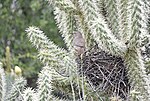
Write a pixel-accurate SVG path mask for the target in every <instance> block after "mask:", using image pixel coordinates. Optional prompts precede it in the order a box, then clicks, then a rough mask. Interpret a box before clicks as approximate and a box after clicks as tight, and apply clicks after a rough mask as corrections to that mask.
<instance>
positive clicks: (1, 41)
mask: <svg viewBox="0 0 150 101" xmlns="http://www.w3.org/2000/svg"><path fill="white" fill-rule="evenodd" d="M0 9H1V10H0V23H1V24H5V25H4V26H3V25H2V26H1V27H0V45H1V47H0V58H1V61H3V60H5V58H7V56H6V55H5V51H6V50H5V49H6V47H7V46H9V47H10V52H11V53H10V55H11V59H12V60H11V68H14V67H15V66H16V65H17V66H19V67H21V69H22V70H23V75H24V76H25V77H28V78H30V77H32V76H35V75H37V72H39V70H40V67H41V63H39V61H37V57H36V55H37V51H36V50H35V49H33V48H32V46H31V44H30V43H29V42H28V40H27V38H26V35H25V32H24V30H25V29H26V27H27V26H29V25H36V26H39V27H40V28H42V29H44V30H45V33H46V34H47V36H48V37H50V38H52V40H53V41H54V42H55V43H57V44H58V45H59V46H62V47H64V44H63V43H62V40H61V37H60V36H59V35H58V31H57V27H56V25H55V21H54V15H53V13H52V8H51V7H49V5H47V2H44V0H25V1H24V0H1V1H0ZM50 27H51V29H50ZM49 33H50V34H49ZM6 60H7V59H6ZM8 62H9V61H6V62H4V61H3V63H4V67H5V68H6V67H7V65H10V64H9V63H8ZM9 67H10V66H9Z"/></svg>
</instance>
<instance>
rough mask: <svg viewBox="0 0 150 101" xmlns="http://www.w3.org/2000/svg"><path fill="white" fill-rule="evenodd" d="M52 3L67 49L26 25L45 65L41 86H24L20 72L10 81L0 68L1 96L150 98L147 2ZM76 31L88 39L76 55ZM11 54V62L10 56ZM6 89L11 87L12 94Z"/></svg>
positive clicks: (82, 100) (44, 100)
mask: <svg viewBox="0 0 150 101" xmlns="http://www.w3.org/2000/svg"><path fill="white" fill-rule="evenodd" d="M49 3H50V5H52V6H53V11H54V16H55V20H56V24H57V26H58V29H59V33H60V34H61V35H62V37H63V39H64V42H65V45H66V47H67V49H65V48H60V47H59V46H58V45H56V44H55V43H54V42H53V40H51V38H50V39H49V38H48V37H47V36H46V34H45V33H44V32H43V31H41V30H40V29H39V28H37V27H34V26H31V27H29V28H27V29H26V33H27V37H28V39H29V41H30V42H31V43H32V44H33V46H34V47H35V49H37V50H38V57H37V58H39V60H40V61H41V62H42V63H43V64H44V67H43V68H42V71H41V72H40V74H39V77H38V80H37V84H38V86H37V88H35V89H32V88H29V87H26V88H25V86H26V80H25V79H24V78H22V77H21V75H17V74H14V78H15V79H14V80H12V81H10V78H6V77H10V76H9V74H8V76H7V73H4V70H3V69H2V68H0V69H1V70H0V96H2V97H0V100H2V101H3V100H6V101H14V100H15V101H18V100H23V101H34V100H35V101H54V100H56V101H66V100H67V101H93V100H95V101H109V100H110V101H123V100H125V101H126V100H130V101H149V100H150V82H149V76H148V74H149V72H147V73H146V68H149V65H148V64H149V63H150V57H149V52H148V51H149V50H148V49H149V46H150V37H149V36H150V35H149V32H148V26H149V24H148V23H147V21H148V19H149V16H148V14H149V11H150V2H149V1H148V0H96V1H94V0H93V1H92V0H49ZM39 21H40V20H39ZM49 29H53V28H52V27H49ZM74 31H79V32H81V33H82V36H83V37H84V39H85V42H86V51H85V52H84V53H83V54H81V55H79V56H77V55H75V54H74V52H75V49H74V46H73V44H72V41H73V39H74V36H73V32H74ZM6 50H9V48H6ZM8 53H9V51H6V54H8ZM6 56H7V58H6V59H7V60H9V61H11V59H10V58H9V57H10V56H9V54H8V55H6ZM7 63H8V62H7ZM9 66H10V65H8V66H7V67H9ZM0 67H2V65H0ZM148 70H149V69H147V71H148ZM8 71H9V70H8ZM10 71H11V70H10ZM12 73H14V72H13V71H12ZM17 73H19V74H20V73H21V71H20V72H17ZM8 81H9V82H8ZM10 82H11V86H9V84H10ZM8 86H9V87H8ZM6 88H10V92H9V94H6V92H7V91H8V89H6ZM112 88H113V89H112ZM5 96H6V97H5Z"/></svg>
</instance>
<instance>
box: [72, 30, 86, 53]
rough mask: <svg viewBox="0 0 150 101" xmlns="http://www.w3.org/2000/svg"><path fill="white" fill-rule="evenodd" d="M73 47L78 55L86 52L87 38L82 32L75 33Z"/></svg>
mask: <svg viewBox="0 0 150 101" xmlns="http://www.w3.org/2000/svg"><path fill="white" fill-rule="evenodd" d="M73 36H74V37H73V47H74V49H75V51H76V52H75V53H76V55H78V56H80V55H81V54H83V53H84V52H85V39H84V38H83V36H82V34H81V33H80V32H74V33H73Z"/></svg>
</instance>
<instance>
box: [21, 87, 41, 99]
mask: <svg viewBox="0 0 150 101" xmlns="http://www.w3.org/2000/svg"><path fill="white" fill-rule="evenodd" d="M22 97H23V101H38V98H37V96H36V92H35V91H34V90H32V88H26V89H25V90H24V91H23V94H22Z"/></svg>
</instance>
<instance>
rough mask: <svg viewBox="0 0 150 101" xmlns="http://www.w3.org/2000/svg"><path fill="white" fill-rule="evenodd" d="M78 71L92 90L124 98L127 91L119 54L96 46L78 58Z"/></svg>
mask: <svg viewBox="0 0 150 101" xmlns="http://www.w3.org/2000/svg"><path fill="white" fill-rule="evenodd" d="M78 64H79V65H78V67H79V72H80V73H83V74H84V75H85V76H86V78H87V79H88V82H89V83H90V84H91V86H92V88H94V90H99V91H101V92H104V94H107V95H108V96H120V97H121V98H124V99H126V98H127V96H128V92H129V88H130V86H129V81H128V77H127V71H126V67H125V65H124V60H123V59H122V58H121V57H119V56H114V55H112V54H110V53H107V52H105V51H102V50H100V49H98V48H97V47H96V46H95V47H94V48H92V49H90V50H88V51H86V52H85V53H84V54H83V55H82V59H80V62H79V59H78Z"/></svg>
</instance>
